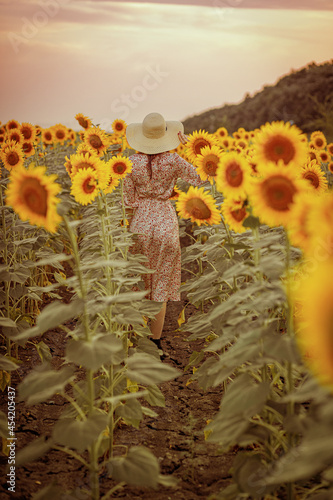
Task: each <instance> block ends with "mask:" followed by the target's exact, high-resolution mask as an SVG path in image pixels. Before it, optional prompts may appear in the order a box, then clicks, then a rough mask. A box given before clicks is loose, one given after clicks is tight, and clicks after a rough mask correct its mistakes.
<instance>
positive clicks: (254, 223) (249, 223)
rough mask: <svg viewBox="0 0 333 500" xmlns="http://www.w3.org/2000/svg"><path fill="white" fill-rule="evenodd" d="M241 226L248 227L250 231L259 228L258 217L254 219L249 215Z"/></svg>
mask: <svg viewBox="0 0 333 500" xmlns="http://www.w3.org/2000/svg"><path fill="white" fill-rule="evenodd" d="M243 226H244V227H249V228H250V229H256V228H257V227H259V226H260V220H259V217H254V215H249V216H248V217H246V219H245V220H243Z"/></svg>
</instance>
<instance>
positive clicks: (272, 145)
mask: <svg viewBox="0 0 333 500" xmlns="http://www.w3.org/2000/svg"><path fill="white" fill-rule="evenodd" d="M303 139H304V135H303V134H302V132H301V130H300V129H299V128H298V127H296V125H290V123H289V122H288V123H284V122H273V123H266V124H265V125H263V126H262V127H261V128H260V131H259V132H258V133H257V134H256V136H255V138H254V148H255V151H256V157H257V162H258V163H264V164H265V163H267V162H273V163H276V164H277V163H278V162H279V160H282V161H283V163H284V165H288V164H289V163H290V162H294V163H295V164H297V165H300V166H302V165H303V164H304V163H305V162H306V159H307V151H308V148H307V144H306V143H305V142H304V140H303Z"/></svg>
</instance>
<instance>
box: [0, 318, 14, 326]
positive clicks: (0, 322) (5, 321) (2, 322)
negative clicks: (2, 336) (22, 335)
mask: <svg viewBox="0 0 333 500" xmlns="http://www.w3.org/2000/svg"><path fill="white" fill-rule="evenodd" d="M0 326H9V327H10V328H16V323H15V321H13V320H12V319H10V318H0Z"/></svg>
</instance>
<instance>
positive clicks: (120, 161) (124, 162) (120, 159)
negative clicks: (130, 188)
mask: <svg viewBox="0 0 333 500" xmlns="http://www.w3.org/2000/svg"><path fill="white" fill-rule="evenodd" d="M108 167H109V168H110V171H111V177H117V178H118V179H124V177H126V175H127V174H129V173H130V172H131V170H132V162H131V160H130V159H129V158H127V157H126V156H114V157H113V158H111V160H109V161H108Z"/></svg>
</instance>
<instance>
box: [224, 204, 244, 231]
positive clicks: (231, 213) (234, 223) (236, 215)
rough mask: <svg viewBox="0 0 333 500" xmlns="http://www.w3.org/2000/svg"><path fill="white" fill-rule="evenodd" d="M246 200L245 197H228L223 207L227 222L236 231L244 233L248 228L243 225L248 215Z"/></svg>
mask: <svg viewBox="0 0 333 500" xmlns="http://www.w3.org/2000/svg"><path fill="white" fill-rule="evenodd" d="M245 201H246V200H245V199H241V198H239V199H238V200H234V199H232V198H226V199H225V200H224V201H223V204H222V207H221V210H222V215H223V218H224V220H225V222H226V223H227V224H228V226H229V227H230V229H231V230H232V231H235V232H236V233H243V232H244V231H246V228H245V227H244V226H243V221H244V220H245V219H246V217H247V216H248V213H247V211H246V204H245Z"/></svg>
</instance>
